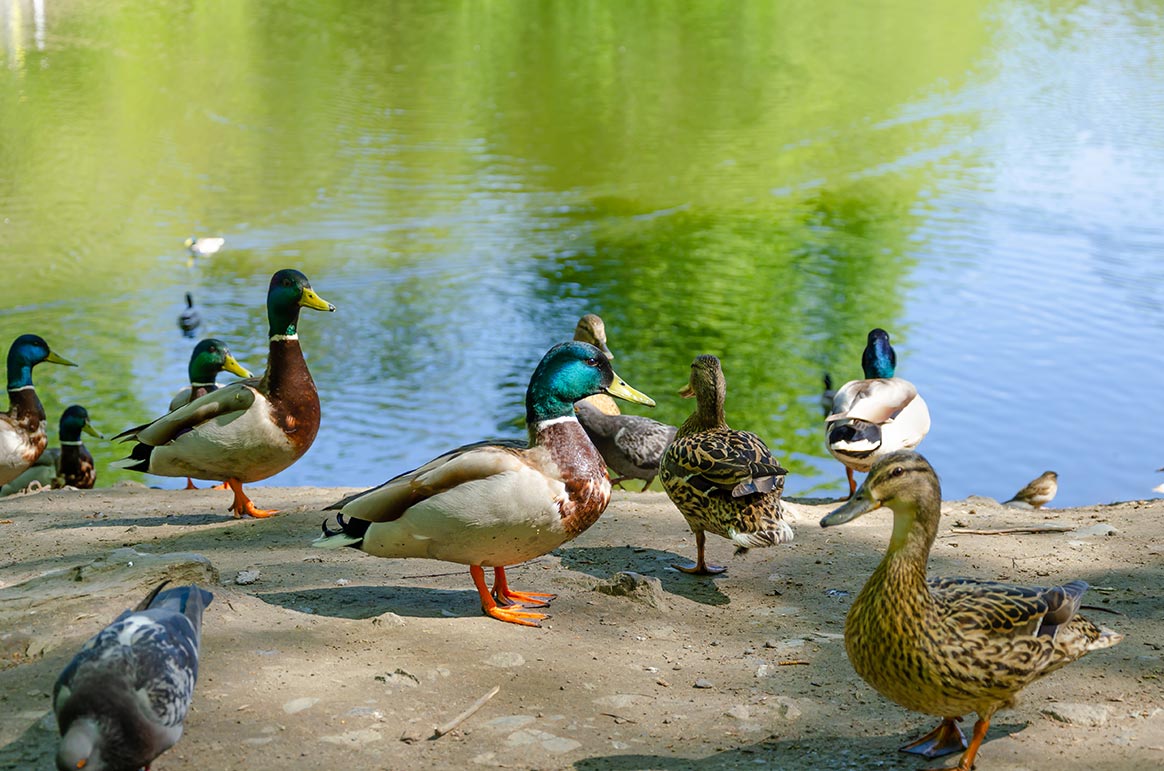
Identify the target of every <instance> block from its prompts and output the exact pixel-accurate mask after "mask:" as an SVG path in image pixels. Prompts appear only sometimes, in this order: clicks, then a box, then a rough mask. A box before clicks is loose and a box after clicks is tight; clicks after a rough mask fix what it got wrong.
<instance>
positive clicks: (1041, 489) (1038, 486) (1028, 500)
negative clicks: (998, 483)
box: [1002, 471, 1059, 509]
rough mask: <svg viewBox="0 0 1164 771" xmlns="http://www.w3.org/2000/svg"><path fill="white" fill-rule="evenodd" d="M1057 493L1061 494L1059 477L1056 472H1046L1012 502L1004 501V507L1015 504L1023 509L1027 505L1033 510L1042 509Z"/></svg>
mask: <svg viewBox="0 0 1164 771" xmlns="http://www.w3.org/2000/svg"><path fill="white" fill-rule="evenodd" d="M1057 492H1059V475H1058V474H1056V473H1055V472H1054V471H1044V472H1043V473H1042V474H1040V475H1039V476H1038V477H1036V478H1035V479H1033V480H1032V481H1031V483H1030V484H1028V485H1027V486H1026V487H1024V488H1023V489H1021V490H1019V491H1018V492H1017V493H1015V494H1014V495H1013V496H1012V497H1011V498H1010V500H1007V501H1003V502H1002V505H1003V506H1006V505H1007V504H1015V505H1016V507H1019V508H1021V506H1022V504H1026V505H1027V506H1030V507H1031V508H1034V509H1040V508H1042V507H1043V506H1044V505H1046V504H1048V503H1050V502H1051V499H1053V498H1054V497H1055V493H1057Z"/></svg>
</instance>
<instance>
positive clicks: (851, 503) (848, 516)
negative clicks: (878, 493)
mask: <svg viewBox="0 0 1164 771" xmlns="http://www.w3.org/2000/svg"><path fill="white" fill-rule="evenodd" d="M879 508H881V504H880V503H874V502H873V500H872V499H870V498H869V494H868V493H867V492H866V491H865V488H864V487H862V488H861V489H860V490H858V491H857V492H855V493H853V497H852V498H850V499H849V500H848V502H847V503H845V504H844V505H843V506H841V507H840V508H839V509H834V510H833V511H830V512H829V513H828V514H826V515H825V516H824V519H822V520H821V521H820V526H821V527H832V526H833V525H843V524H845V523H846V522H851V521H853V520H854V519H856V518H857V517H859V516H861V515H862V514H868V513H869V512H871V511H874V510H876V509H879Z"/></svg>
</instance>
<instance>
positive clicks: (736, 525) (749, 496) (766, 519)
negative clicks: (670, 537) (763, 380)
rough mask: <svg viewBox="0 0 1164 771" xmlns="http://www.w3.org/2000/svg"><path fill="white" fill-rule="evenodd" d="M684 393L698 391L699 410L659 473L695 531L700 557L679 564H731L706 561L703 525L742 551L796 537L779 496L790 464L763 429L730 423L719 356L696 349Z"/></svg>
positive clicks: (714, 569)
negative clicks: (759, 431)
mask: <svg viewBox="0 0 1164 771" xmlns="http://www.w3.org/2000/svg"><path fill="white" fill-rule="evenodd" d="M679 394H680V396H683V397H684V398H687V399H689V398H691V397H695V411H694V412H693V413H691V417H689V418H688V419H687V421H686V422H684V424H683V425H682V426H680V427H679V431H678V433H677V434H676V435H675V440H674V441H673V442H671V444H670V445H668V447H667V451H666V452H665V453H664V454H663V461H662V463H661V464H660V466H659V468H660V475H659V478H660V480H661V481H662V482H663V489H664V490H666V491H667V495H668V496H670V498H671V501H672V502H673V503H674V504H675V506H676V507H677V508H678V509H679V512H680V513H681V514H683V518H684V519H686V520H687V524H688V526H689V527H690V528H691V530H692V532H694V533H695V548H696V559H695V564H694V565H676V567H677V568H678V569H679V570H682V571H683V572H684V573H695V574H698V575H713V574H716V573H722V572H723V571H724V570H725V568H723V567H721V566H719V565H709V564H708V563H707V562H706V560H705V558H704V545H705V541H706V536H705V535H704V533H705V532H712V533H715V534H716V535H718V536H722V537H724V538H727V539H729V540H730V541H732V543H734V544H735V545H736V554H742V553H744V552H746V551H747V550H748V549H750V548H757V547H761V546H772V545H774V544H778V543H787V542H788V541H791V540H792V528H791V527H789V525H788V523H787V522H786V521H785V520H784V509H783V503H782V502H781V500H780V494H781V493H782V492H783V490H784V475H785V474H787V473H788V472H787V471H786V470H785V469H784V468H782V467H781V466H780V464H779V463H777V462H776V459H775V458H773V457H772V453H771V452H769V450H768V447H767V445H765V444H764V441H763V440H762V439H760V437H758V436H756V435H755V434H753V433H750V432H748V431H736V430H733V429H731V428H729V427H728V425H727V423H726V421H725V420H724V412H723V406H724V400H725V398H726V396H727V383H726V382H725V380H724V377H723V369H722V368H721V366H720V363H719V359H717V358H716V357H714V356H710V355H707V354H705V355H702V356H697V357H696V358H695V361H693V362H692V363H691V379H690V381H689V382H688V384H687V385H686V386H684V387H683V389H682V390H681V391H680V392H679Z"/></svg>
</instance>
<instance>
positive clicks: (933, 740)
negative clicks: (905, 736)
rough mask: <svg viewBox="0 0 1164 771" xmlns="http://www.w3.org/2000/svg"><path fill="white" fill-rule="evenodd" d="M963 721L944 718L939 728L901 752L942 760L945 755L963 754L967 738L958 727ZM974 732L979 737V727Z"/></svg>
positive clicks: (905, 747) (958, 718)
mask: <svg viewBox="0 0 1164 771" xmlns="http://www.w3.org/2000/svg"><path fill="white" fill-rule="evenodd" d="M961 719H962V718H960V717H947V718H943V719H942V722H941V723H939V724H938V727H937V728H935V729H934V730H932V731H930V732H929V733H928V734H926V735H925V736H923V737H921V738H920V739H918V740H917V741H913V742H910V743H909V744H906V745H905V746H903V747H901V748H900V749H901V751H902V752H911V753H913V754H914V755H922V756H924V757H927V758H940V757H942V756H943V755H949V754H951V753H954V752H961V751H962V750H964V749H966V737H965V736H963V735H962V729H961V728H959V727H958V721H960V720H961ZM974 731H975V735H977V732H978V726H977V725H975V726H974ZM983 733H985V731H984V732H983Z"/></svg>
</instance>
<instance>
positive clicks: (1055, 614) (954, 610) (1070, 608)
mask: <svg viewBox="0 0 1164 771" xmlns="http://www.w3.org/2000/svg"><path fill="white" fill-rule="evenodd" d="M929 583H930V590H931V592H932V593H933V595H934V597H935V599H937V600H938V602H939V604H941V605H942V606H943V607H944V609H945V611H946V615H947V617H948V618H949V619H950V620H951V621H953V622H954V623H955V624H957V626H958V627H959V628H960V629H963V630H981V631H984V632H989V633H991V634H992V635H996V636H999V637H1014V636H1018V635H1039V634H1042V635H1054V632H1055V629H1056V628H1058V627H1059V626H1060V625H1062V624H1065V623H1067V622H1068V621H1070V620H1071V619H1072V618H1073V617H1074V616H1075V613H1076V612H1077V611H1078V610H1079V604H1080V602H1081V599H1082V597H1083V593H1084V592H1085V591H1086V590H1087V584H1086V583H1085V582H1083V581H1070V582H1068V583H1066V584H1063V585H1061V586H1049V587H1047V586H1017V585H1014V584H1004V583H1001V582H997V581H978V580H975V579H972V578H935V579H931V580H930V582H929Z"/></svg>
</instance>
